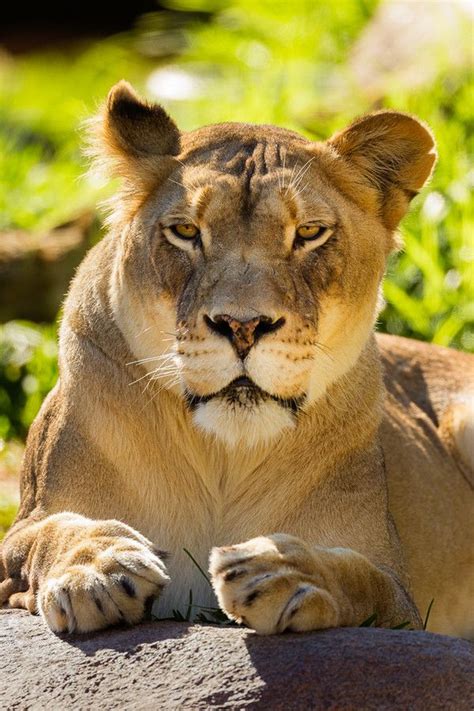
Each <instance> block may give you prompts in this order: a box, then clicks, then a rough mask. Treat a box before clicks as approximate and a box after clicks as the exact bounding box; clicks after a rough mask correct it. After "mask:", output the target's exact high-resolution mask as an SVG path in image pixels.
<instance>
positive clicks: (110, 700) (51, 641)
mask: <svg viewBox="0 0 474 711" xmlns="http://www.w3.org/2000/svg"><path fill="white" fill-rule="evenodd" d="M0 659H1V669H2V673H1V687H2V689H1V693H0V708H1V709H61V710H62V709H101V710H102V709H117V708H119V709H160V710H161V709H206V708H219V709H242V708H260V709H271V711H278V710H279V709H285V711H289V710H293V709H296V710H299V709H301V710H303V709H304V710H305V711H307V710H308V709H337V711H341V710H349V709H351V710H354V711H355V710H357V711H359V710H360V709H369V710H370V709H404V710H405V709H410V711H416V710H418V709H419V710H420V711H421V710H422V709H423V711H425V710H426V709H430V711H433V710H435V709H443V711H449V710H451V709H452V710H454V709H455V710H456V711H463V710H464V709H466V710H467V709H472V708H474V679H473V670H474V652H473V648H472V646H471V645H470V643H468V642H466V641H463V640H459V639H450V638H448V637H443V636H440V635H433V634H428V633H425V632H407V631H404V630H403V631H390V630H381V629H371V628H361V629H336V630H328V631H324V632H314V633H311V634H306V635H297V634H288V635H283V636H279V637H258V636H257V635H255V634H254V633H253V632H250V631H249V630H244V629H239V628H235V627H213V626H202V625H192V624H186V623H175V622H158V623H157V622H155V623H146V624H142V625H139V626H137V627H134V628H129V629H118V628H117V629H112V630H108V631H106V632H102V633H101V634H96V635H83V636H61V637H60V636H57V635H54V634H52V633H51V632H50V631H49V630H48V629H47V628H46V627H45V625H44V624H43V622H42V621H41V620H40V619H38V618H37V617H36V618H35V617H31V616H30V615H28V614H27V613H25V612H20V611H14V610H2V611H0Z"/></svg>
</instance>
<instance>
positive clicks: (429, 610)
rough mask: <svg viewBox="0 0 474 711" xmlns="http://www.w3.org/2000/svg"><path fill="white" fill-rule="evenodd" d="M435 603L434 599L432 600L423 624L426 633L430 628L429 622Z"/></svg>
mask: <svg viewBox="0 0 474 711" xmlns="http://www.w3.org/2000/svg"><path fill="white" fill-rule="evenodd" d="M433 603H434V597H433V598H432V600H431V602H430V604H429V605H428V609H427V611H426V615H425V621H424V622H423V630H424V631H425V632H426V628H427V627H428V620H429V619H430V614H431V608H432V607H433Z"/></svg>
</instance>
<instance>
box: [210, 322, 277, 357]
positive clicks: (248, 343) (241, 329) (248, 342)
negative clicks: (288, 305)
mask: <svg viewBox="0 0 474 711" xmlns="http://www.w3.org/2000/svg"><path fill="white" fill-rule="evenodd" d="M204 321H205V322H206V324H207V325H208V326H209V328H210V329H211V330H212V331H214V332H215V333H219V334H220V335H221V336H225V337H226V338H227V339H228V340H229V341H230V342H231V343H232V345H233V346H234V348H235V350H236V351H237V355H238V356H239V358H241V359H242V360H243V359H244V358H245V357H246V355H247V354H248V352H249V350H250V349H251V348H252V346H253V345H254V343H256V342H257V341H258V339H259V338H261V337H262V336H264V335H265V334H266V333H272V332H273V331H278V329H279V328H281V327H282V326H283V324H284V323H285V319H284V318H279V319H278V320H277V321H274V320H273V319H272V318H270V317H269V316H256V317H255V318H251V319H250V320H249V321H239V320H238V319H236V318H234V317H233V316H229V314H218V315H217V316H214V317H213V318H210V317H209V316H204Z"/></svg>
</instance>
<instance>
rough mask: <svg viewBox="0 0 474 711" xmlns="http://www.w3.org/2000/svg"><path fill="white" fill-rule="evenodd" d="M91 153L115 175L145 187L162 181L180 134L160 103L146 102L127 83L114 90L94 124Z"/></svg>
mask: <svg viewBox="0 0 474 711" xmlns="http://www.w3.org/2000/svg"><path fill="white" fill-rule="evenodd" d="M90 133H91V140H90V144H91V146H90V150H89V153H90V154H91V155H92V157H95V158H96V161H97V162H98V163H99V164H100V163H101V162H102V161H103V160H105V162H106V165H107V166H108V167H109V169H110V171H111V172H112V174H114V175H116V176H120V177H122V178H124V179H125V180H126V181H128V182H130V183H133V184H135V185H136V184H137V183H138V184H139V185H145V184H148V183H150V182H153V181H156V180H157V179H159V177H160V175H162V174H164V173H165V172H166V170H167V169H168V168H169V165H170V159H172V157H173V156H175V155H177V154H178V153H179V146H180V132H179V130H178V127H177V126H176V124H175V122H174V121H173V120H172V119H171V118H170V117H169V116H168V114H167V113H166V111H165V110H164V109H163V108H162V107H161V106H160V105H159V104H150V103H148V102H146V101H143V100H142V99H141V98H140V97H139V96H138V95H137V94H136V92H135V91H134V89H133V87H132V86H131V85H130V84H129V83H128V82H126V81H120V82H119V83H118V84H116V85H115V86H113V87H112V89H111V90H110V92H109V95H108V97H107V101H106V103H105V105H104V107H103V110H102V112H101V114H100V115H99V116H98V117H97V119H95V120H93V121H92V122H91V131H90Z"/></svg>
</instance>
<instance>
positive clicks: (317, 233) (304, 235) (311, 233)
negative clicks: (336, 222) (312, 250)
mask: <svg viewBox="0 0 474 711" xmlns="http://www.w3.org/2000/svg"><path fill="white" fill-rule="evenodd" d="M326 229H327V228H326V227H324V225H301V226H300V227H298V229H297V230H296V236H297V237H299V238H300V239H304V240H312V239H317V238H318V237H322V236H323V234H324V232H325V231H326Z"/></svg>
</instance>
